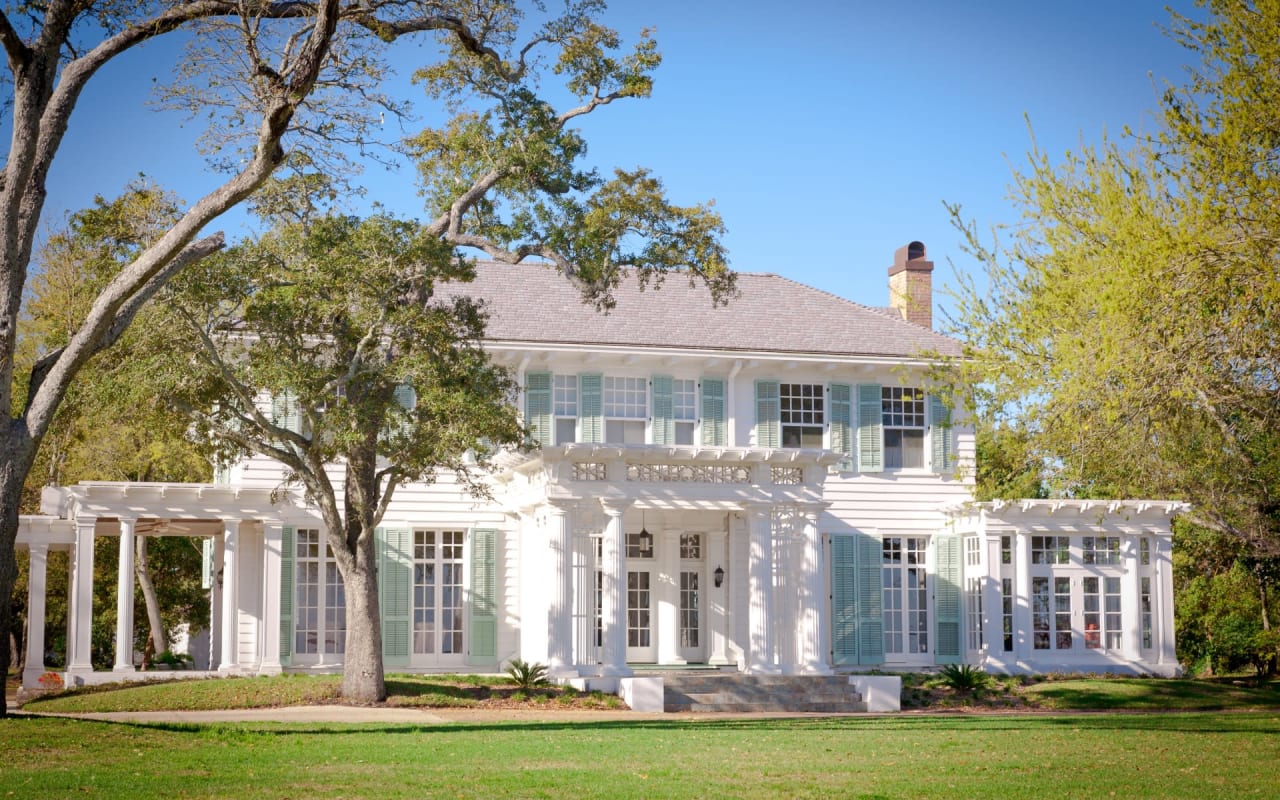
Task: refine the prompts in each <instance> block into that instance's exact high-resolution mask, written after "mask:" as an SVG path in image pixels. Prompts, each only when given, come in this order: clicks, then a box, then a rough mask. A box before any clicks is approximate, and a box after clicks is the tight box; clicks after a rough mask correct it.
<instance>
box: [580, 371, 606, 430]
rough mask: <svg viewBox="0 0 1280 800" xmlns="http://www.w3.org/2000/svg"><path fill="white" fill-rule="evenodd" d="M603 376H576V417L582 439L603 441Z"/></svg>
mask: <svg viewBox="0 0 1280 800" xmlns="http://www.w3.org/2000/svg"><path fill="white" fill-rule="evenodd" d="M603 387H604V378H603V377H602V376H601V375H599V374H593V375H579V376H578V419H579V420H580V423H581V431H582V436H581V438H582V441H584V442H595V443H597V444H598V443H600V442H603V441H604V398H603V397H602V395H603V393H604V388H603Z"/></svg>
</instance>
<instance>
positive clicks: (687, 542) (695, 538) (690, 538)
mask: <svg viewBox="0 0 1280 800" xmlns="http://www.w3.org/2000/svg"><path fill="white" fill-rule="evenodd" d="M680 557H681V558H688V559H699V558H702V534H700V533H682V534H680Z"/></svg>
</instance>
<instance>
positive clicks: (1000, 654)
mask: <svg viewBox="0 0 1280 800" xmlns="http://www.w3.org/2000/svg"><path fill="white" fill-rule="evenodd" d="M1012 545H1013V543H1012V542H1010V547H1012ZM982 553H983V556H984V560H983V567H984V568H985V570H986V571H985V572H984V573H983V578H982V643H983V645H984V646H985V647H986V652H984V653H983V657H984V658H986V659H995V660H998V661H1000V662H1002V663H1003V662H1007V661H1008V660H1009V657H1010V656H1011V655H1013V654H1012V653H1006V652H1004V594H1003V591H1002V588H1001V577H1000V570H1001V569H1002V565H1001V563H1000V557H1001V556H1000V553H1001V547H1000V537H999V536H987V535H985V534H983V535H982ZM1010 557H1012V555H1011V556H1010Z"/></svg>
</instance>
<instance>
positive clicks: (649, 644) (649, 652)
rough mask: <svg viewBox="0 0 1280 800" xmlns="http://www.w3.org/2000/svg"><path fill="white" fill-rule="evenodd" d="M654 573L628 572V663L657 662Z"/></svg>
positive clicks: (647, 571)
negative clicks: (654, 619)
mask: <svg viewBox="0 0 1280 800" xmlns="http://www.w3.org/2000/svg"><path fill="white" fill-rule="evenodd" d="M654 588H655V587H654V582H653V573H652V572H651V571H649V570H647V569H642V570H627V661H631V662H654V661H657V647H656V644H657V642H655V641H654V639H655V637H654V631H653V590H654Z"/></svg>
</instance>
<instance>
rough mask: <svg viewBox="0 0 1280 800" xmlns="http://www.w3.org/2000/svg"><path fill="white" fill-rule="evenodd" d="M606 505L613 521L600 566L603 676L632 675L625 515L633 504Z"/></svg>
mask: <svg viewBox="0 0 1280 800" xmlns="http://www.w3.org/2000/svg"><path fill="white" fill-rule="evenodd" d="M603 505H604V513H605V514H606V515H607V516H608V518H609V521H608V523H607V524H606V525H605V528H604V541H603V542H602V545H603V547H602V550H603V554H602V555H603V557H602V558H601V564H600V567H601V572H602V576H601V577H602V579H603V580H602V584H603V586H602V592H601V597H600V623H601V626H602V627H603V629H604V630H603V631H602V633H603V634H604V636H603V639H604V652H603V653H601V655H600V674H601V675H630V674H631V670H630V669H629V668H628V667H627V596H626V582H627V548H626V535H625V533H624V528H623V524H622V515H623V514H624V513H626V510H627V507H628V506H630V505H631V503H630V502H629V501H627V502H614V501H605V502H604V503H603Z"/></svg>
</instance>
